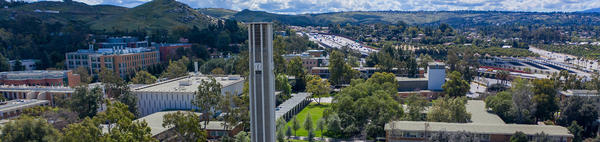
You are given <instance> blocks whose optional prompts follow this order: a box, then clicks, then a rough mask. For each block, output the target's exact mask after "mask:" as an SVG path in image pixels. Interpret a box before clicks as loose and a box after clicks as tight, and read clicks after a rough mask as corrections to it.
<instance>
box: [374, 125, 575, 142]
mask: <svg viewBox="0 0 600 142" xmlns="http://www.w3.org/2000/svg"><path fill="white" fill-rule="evenodd" d="M384 129H385V132H386V141H388V142H425V141H430V140H431V139H434V140H435V139H437V138H436V136H439V135H448V134H452V133H466V134H467V135H468V137H467V138H468V139H473V140H476V141H480V142H506V141H510V137H511V136H512V135H513V134H515V133H516V132H517V131H520V132H523V133H525V134H526V135H527V136H528V138H529V140H530V141H533V140H535V139H536V134H540V133H542V132H543V133H545V134H547V135H548V137H549V138H550V140H551V141H553V142H571V141H572V139H573V135H572V134H570V133H569V130H568V129H567V128H565V127H561V126H554V125H523V124H480V123H445V122H424V121H393V122H390V123H387V124H385V128H384ZM442 141H443V140H442Z"/></svg>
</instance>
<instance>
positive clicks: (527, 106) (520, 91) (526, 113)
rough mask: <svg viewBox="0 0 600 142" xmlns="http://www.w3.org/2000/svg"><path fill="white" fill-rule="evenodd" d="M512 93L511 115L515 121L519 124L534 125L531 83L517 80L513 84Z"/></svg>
mask: <svg viewBox="0 0 600 142" xmlns="http://www.w3.org/2000/svg"><path fill="white" fill-rule="evenodd" d="M512 85H513V86H512V87H511V89H510V93H512V96H513V97H512V102H513V105H512V107H511V108H512V109H511V110H510V115H511V117H513V118H514V119H513V121H514V122H515V123H518V124H528V123H533V119H532V118H533V112H534V110H535V107H534V105H533V103H532V102H533V101H532V99H533V95H534V92H533V85H531V84H530V82H529V81H527V80H523V79H515V80H514V81H513V83H512Z"/></svg>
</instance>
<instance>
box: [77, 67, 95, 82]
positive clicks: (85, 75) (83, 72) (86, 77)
mask: <svg viewBox="0 0 600 142" xmlns="http://www.w3.org/2000/svg"><path fill="white" fill-rule="evenodd" d="M73 73H74V74H79V77H80V80H81V83H83V84H89V83H92V80H93V77H92V76H90V73H89V71H88V69H87V68H85V67H83V66H80V67H77V68H76V69H75V70H73Z"/></svg>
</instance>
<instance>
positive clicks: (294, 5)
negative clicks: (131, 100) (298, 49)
mask: <svg viewBox="0 0 600 142" xmlns="http://www.w3.org/2000/svg"><path fill="white" fill-rule="evenodd" d="M30 1H36V0H30ZM75 1H80V2H84V3H87V4H90V5H95V4H112V5H120V6H125V7H135V6H137V5H140V4H142V3H144V2H147V1H150V0H75ZM177 1H179V2H183V3H186V4H188V5H190V6H191V7H193V8H226V9H233V10H242V9H251V10H261V11H268V12H274V13H286V14H302V13H322V12H337V11H359V10H362V11H374V10H404V11H415V10H428V11H431V10H501V11H542V12H548V11H567V12H570V11H581V10H586V9H590V8H600V0H177Z"/></svg>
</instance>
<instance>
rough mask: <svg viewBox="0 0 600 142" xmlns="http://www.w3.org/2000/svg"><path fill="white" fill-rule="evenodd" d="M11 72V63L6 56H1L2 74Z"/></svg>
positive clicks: (0, 70)
mask: <svg viewBox="0 0 600 142" xmlns="http://www.w3.org/2000/svg"><path fill="white" fill-rule="evenodd" d="M4 71H10V63H9V62H8V59H7V58H6V57H4V55H2V54H0V72H4Z"/></svg>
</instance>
